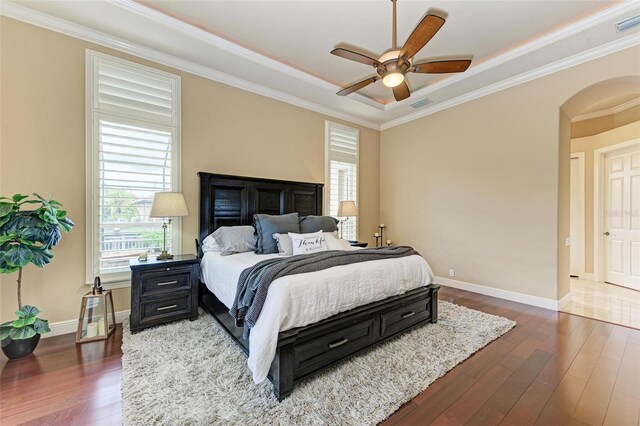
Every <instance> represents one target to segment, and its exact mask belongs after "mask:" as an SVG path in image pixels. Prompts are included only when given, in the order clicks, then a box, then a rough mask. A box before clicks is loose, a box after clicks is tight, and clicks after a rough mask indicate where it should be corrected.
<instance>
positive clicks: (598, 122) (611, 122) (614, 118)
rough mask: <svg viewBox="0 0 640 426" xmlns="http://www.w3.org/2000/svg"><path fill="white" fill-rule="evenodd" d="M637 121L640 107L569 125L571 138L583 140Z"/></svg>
mask: <svg viewBox="0 0 640 426" xmlns="http://www.w3.org/2000/svg"><path fill="white" fill-rule="evenodd" d="M638 120H640V105H638V106H635V107H633V108H629V109H626V110H624V111H620V112H619V113H617V114H611V115H606V116H604V117H597V118H592V119H590V120H583V121H576V122H575V123H571V137H572V138H583V137H585V136H593V135H597V134H598V133H602V132H606V131H608V130H612V129H615V128H617V127H621V126H625V125H627V124H629V123H633V122H634V121H638Z"/></svg>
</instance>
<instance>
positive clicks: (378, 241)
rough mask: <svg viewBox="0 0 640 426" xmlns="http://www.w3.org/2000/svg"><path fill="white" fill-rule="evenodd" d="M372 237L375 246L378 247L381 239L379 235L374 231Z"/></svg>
mask: <svg viewBox="0 0 640 426" xmlns="http://www.w3.org/2000/svg"><path fill="white" fill-rule="evenodd" d="M373 238H375V239H376V247H380V246H379V245H378V244H382V240H381V237H380V235H378V233H377V232H376V233H375V234H373Z"/></svg>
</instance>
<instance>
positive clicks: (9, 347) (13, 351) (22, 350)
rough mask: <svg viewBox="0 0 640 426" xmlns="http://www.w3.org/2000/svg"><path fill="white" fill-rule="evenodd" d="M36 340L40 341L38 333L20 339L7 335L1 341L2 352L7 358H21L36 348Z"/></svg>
mask: <svg viewBox="0 0 640 426" xmlns="http://www.w3.org/2000/svg"><path fill="white" fill-rule="evenodd" d="M38 342H40V334H36V335H35V336H33V337H30V338H28V339H20V340H13V339H11V337H7V338H6V339H4V340H2V342H1V345H2V352H4V354H5V355H6V356H7V358H9V359H18V358H22V357H25V356H27V355H31V353H32V352H33V351H34V350H35V349H36V346H38Z"/></svg>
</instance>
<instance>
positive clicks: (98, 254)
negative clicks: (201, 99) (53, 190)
mask: <svg viewBox="0 0 640 426" xmlns="http://www.w3.org/2000/svg"><path fill="white" fill-rule="evenodd" d="M86 65H87V75H86V78H87V91H86V94H87V250H88V252H87V283H91V282H93V277H94V276H96V275H100V276H101V277H102V280H103V281H104V282H106V283H109V282H128V280H129V275H130V273H129V260H130V259H133V258H137V257H138V255H139V254H140V253H141V252H144V251H146V252H149V253H150V256H151V255H154V254H156V253H159V252H160V251H161V248H162V222H163V220H162V219H150V218H149V210H150V209H151V203H152V201H153V196H154V194H155V193H156V192H159V191H180V180H179V178H180V144H179V141H180V130H179V129H180V126H179V124H180V77H178V76H175V75H172V74H168V73H165V72H161V71H158V70H155V69H153V68H149V67H145V66H141V65H138V64H136V63H133V62H129V61H125V60H122V59H119V58H114V57H111V56H107V55H104V54H101V53H97V52H93V51H89V50H87V54H86ZM180 226H181V223H180V221H179V220H175V221H174V222H173V224H172V225H171V226H170V227H169V229H168V235H167V245H169V246H170V247H172V248H173V251H175V252H180V238H179V236H180Z"/></svg>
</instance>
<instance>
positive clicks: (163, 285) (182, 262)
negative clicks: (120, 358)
mask: <svg viewBox="0 0 640 426" xmlns="http://www.w3.org/2000/svg"><path fill="white" fill-rule="evenodd" d="M129 266H130V267H131V316H130V320H131V321H130V322H131V323H130V328H131V332H132V333H136V332H138V331H140V330H143V329H145V328H147V327H151V326H154V325H158V324H164V323H167V322H171V321H176V320H181V319H185V318H189V319H191V320H194V319H196V318H197V317H198V282H199V275H200V274H199V271H200V259H198V258H197V257H196V256H194V255H191V254H188V255H180V256H178V255H176V256H174V258H173V259H170V260H157V259H155V258H149V260H147V261H145V262H141V261H138V260H131V261H130V262H129Z"/></svg>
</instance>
